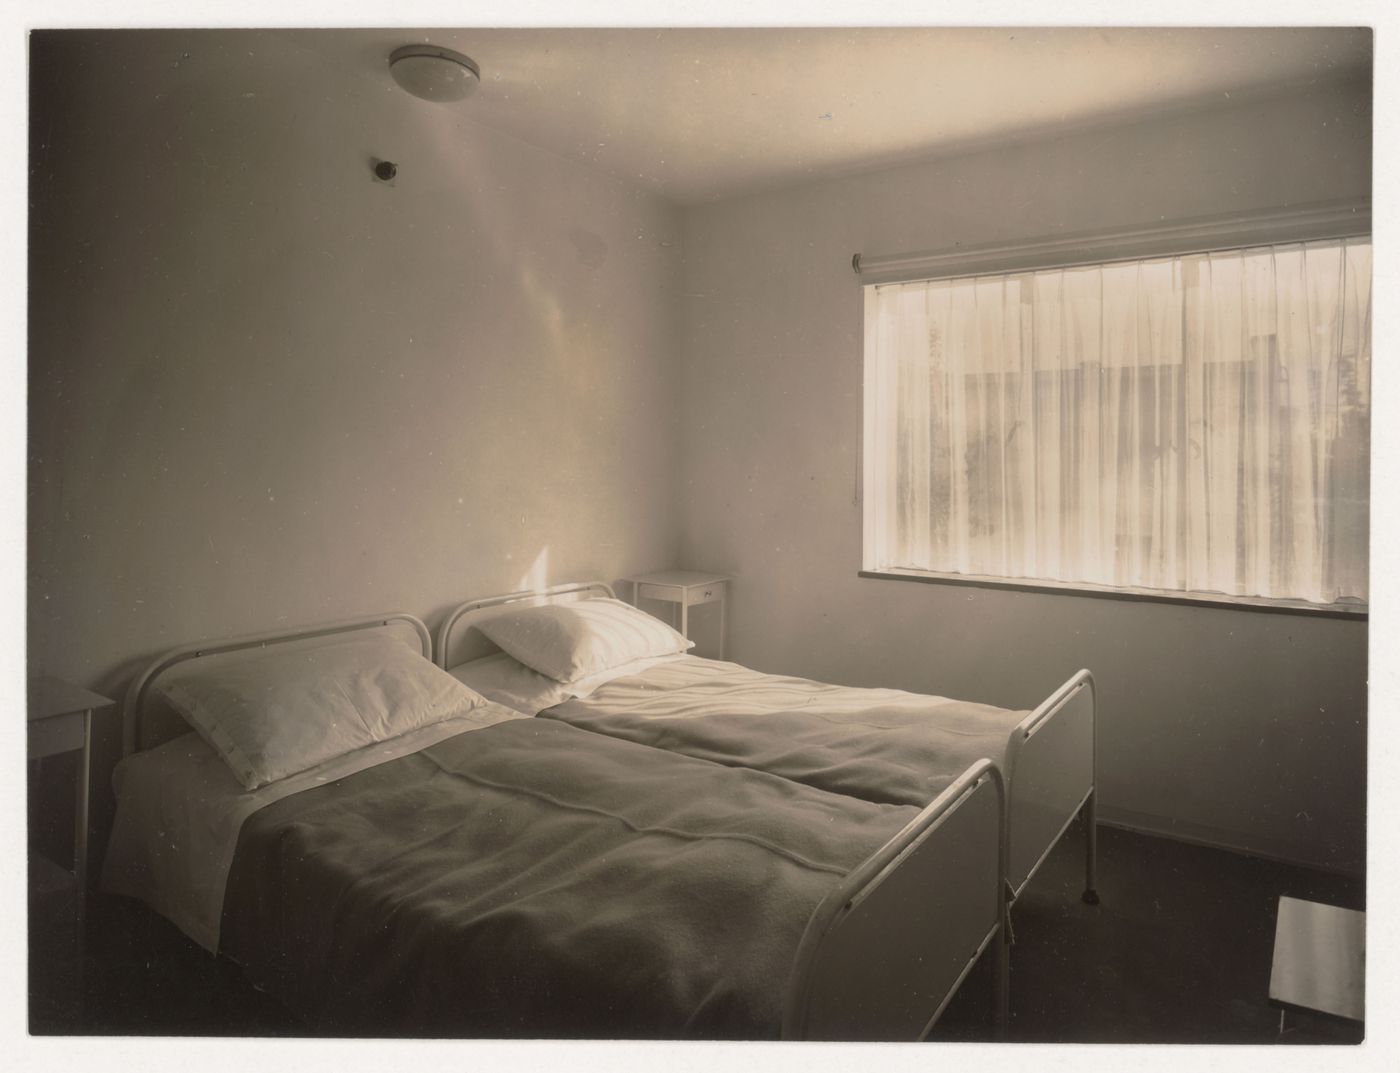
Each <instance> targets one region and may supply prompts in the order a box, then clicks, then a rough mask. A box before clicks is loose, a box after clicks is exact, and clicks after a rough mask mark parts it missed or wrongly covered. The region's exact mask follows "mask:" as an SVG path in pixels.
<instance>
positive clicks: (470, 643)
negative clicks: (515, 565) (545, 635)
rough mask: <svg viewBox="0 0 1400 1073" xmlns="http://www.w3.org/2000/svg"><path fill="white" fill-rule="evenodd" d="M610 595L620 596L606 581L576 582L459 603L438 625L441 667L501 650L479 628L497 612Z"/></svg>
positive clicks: (439, 663) (454, 665)
mask: <svg viewBox="0 0 1400 1073" xmlns="http://www.w3.org/2000/svg"><path fill="white" fill-rule="evenodd" d="M600 596H606V597H609V598H611V599H616V598H617V597H616V594H614V592H613V590H612V586H611V585H609V584H607V583H606V582H602V581H573V582H569V583H568V584H565V585H555V586H554V587H553V588H548V589H540V590H538V591H534V592H530V591H526V592H508V593H506V594H504V595H502V596H483V597H481V598H480V599H476V600H468V601H467V602H466V603H464V604H458V605H457V606H456V607H454V608H453V609H452V610H451V611H450V612H448V615H447V618H445V619H443V622H442V625H441V626H439V627H438V635H437V652H436V653H435V657H434V658H435V659H436V660H437V665H438V666H439V667H443V668H447V667H456V666H458V665H459V664H462V663H466V662H467V661H468V660H473V659H480V658H481V657H482V656H489V655H491V653H493V652H499V651H500V649H499V648H497V647H496V645H495V644H494V643H493V642H492V641H490V640H488V639H487V637H486V635H485V634H484V633H482V632H481V631H480V630H478V629H476V627H477V626H478V625H480V624H481V623H482V622H485V621H486V620H487V619H489V618H494V617H495V616H496V615H501V614H505V613H506V612H508V611H516V610H519V609H520V608H522V607H536V606H538V605H540V604H567V603H573V602H575V601H576V600H588V599H595V598H597V597H600Z"/></svg>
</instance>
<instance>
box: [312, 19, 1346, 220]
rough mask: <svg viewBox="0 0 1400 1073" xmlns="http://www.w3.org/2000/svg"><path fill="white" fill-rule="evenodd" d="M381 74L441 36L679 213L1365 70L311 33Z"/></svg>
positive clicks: (986, 36) (1075, 46)
mask: <svg viewBox="0 0 1400 1073" xmlns="http://www.w3.org/2000/svg"><path fill="white" fill-rule="evenodd" d="M303 33H304V34H305V39H303V40H302V41H301V42H299V43H300V44H302V45H304V46H305V47H308V48H313V49H314V50H315V51H317V52H320V53H322V54H323V55H325V56H327V58H329V59H331V60H333V61H335V62H337V63H349V64H353V65H363V66H364V68H365V69H366V70H371V71H376V72H379V73H378V74H377V75H376V77H382V79H383V82H384V85H385V87H386V91H387V92H402V91H401V90H398V89H397V88H396V87H395V86H394V83H393V82H392V80H391V79H390V78H389V76H388V71H387V64H386V60H387V56H388V53H389V52H390V51H391V50H392V49H393V48H394V47H395V46H397V45H400V44H405V43H408V42H415V41H421V42H431V43H433V44H437V45H444V46H446V47H449V48H454V49H456V50H458V51H460V52H464V53H466V54H467V55H469V56H471V57H472V58H473V59H474V60H476V61H477V63H479V64H480V66H481V79H482V81H481V87H480V89H479V90H478V91H477V92H476V93H475V94H474V95H473V96H471V97H469V98H468V99H467V100H465V101H461V102H457V103H454V104H431V103H427V102H424V104H423V107H425V108H453V109H460V110H461V114H462V115H463V116H464V117H467V118H469V119H470V120H471V121H473V122H477V123H481V124H483V125H485V126H487V127H491V128H494V129H496V130H499V131H502V132H504V133H507V134H509V135H511V136H513V137H516V138H519V139H521V140H523V141H527V142H530V143H532V144H534V145H537V146H540V147H542V148H544V149H547V150H549V151H551V152H554V153H556V154H558V155H560V156H563V157H566V158H569V159H572V160H578V161H582V162H586V163H588V164H591V165H594V166H596V167H599V168H602V169H604V170H606V171H608V172H611V173H613V174H615V175H617V176H620V177H622V178H624V179H627V180H629V181H632V182H636V183H637V184H638V185H639V186H640V187H641V188H643V189H647V190H651V191H653V192H656V193H658V194H661V195H663V196H665V197H668V198H670V199H671V200H673V201H676V202H678V203H680V204H694V203H698V202H702V201H708V200H712V199H717V198H722V197H728V196H732V195H735V194H740V193H745V192H748V191H752V190H757V189H762V188H765V187H772V186H778V185H788V184H793V183H798V182H802V181H804V180H807V179H812V178H817V177H823V176H830V175H833V174H842V173H847V172H853V171H860V170H865V169H869V168H872V167H878V166H886V165H890V164H895V163H899V162H904V161H912V160H918V159H924V158H928V157H932V156H937V155H940V154H945V153H949V152H957V151H961V150H966V149H970V148H975V147H977V146H980V145H986V144H990V143H996V142H1001V141H1006V140H1011V139H1015V138H1020V137H1026V136H1032V135H1037V134H1044V133H1045V132H1056V131H1067V130H1070V129H1075V128H1079V127H1083V126H1087V125H1091V124H1094V123H1100V122H1105V121H1110V120H1113V119H1115V118H1123V117H1126V116H1130V115H1137V114H1142V113H1151V112H1160V111H1166V110H1172V109H1182V108H1190V107H1198V106H1206V105H1209V104H1211V103H1225V102H1227V101H1228V100H1231V99H1236V100H1237V99H1240V98H1242V97H1249V96H1251V95H1259V94H1263V93H1268V92H1275V91H1279V90H1282V89H1287V88H1290V87H1292V88H1298V89H1301V88H1303V87H1305V86H1307V85H1310V84H1318V83H1323V82H1332V81H1338V80H1344V79H1358V78H1369V77H1370V70H1371V56H1372V34H1371V31H1370V30H1368V29H1351V28H1321V29H1319V28H1244V29H1224V28H1204V29H1192V28H1167V29H1148V28H1113V29H1088V28H1068V27H1061V28H1034V29H1017V28H967V27H960V28H919V29H908V28H871V29H849V28H821V29H796V28H786V29H709V28H707V29H460V28H459V29H452V30H422V29H415V30H405V29H394V30H320V31H304V32H303Z"/></svg>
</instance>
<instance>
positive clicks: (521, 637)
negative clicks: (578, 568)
mask: <svg viewBox="0 0 1400 1073" xmlns="http://www.w3.org/2000/svg"><path fill="white" fill-rule="evenodd" d="M477 629H479V630H481V632H482V633H484V634H485V635H486V636H487V637H489V638H491V640H493V641H495V642H496V644H498V645H500V647H501V648H503V649H504V650H505V651H506V652H508V653H510V654H511V655H512V656H514V657H515V658H516V659H518V660H519V661H520V662H521V663H523V664H525V665H526V666H527V667H533V668H534V669H535V670H537V671H539V672H540V673H541V674H547V675H549V677H551V678H553V679H555V680H556V681H560V682H573V681H575V680H577V679H579V678H582V677H584V676H585V675H589V674H596V673H597V672H599V671H605V670H608V669H609V668H610V667H620V666H622V665H623V664H624V663H631V662H632V661H633V660H636V659H642V658H643V657H645V656H668V655H671V654H672V653H673V652H684V651H685V650H686V649H688V648H693V647H694V644H693V643H692V642H690V641H687V640H686V639H685V638H684V637H682V636H681V635H680V634H678V633H677V632H676V631H675V630H673V629H671V627H670V626H668V625H666V623H664V622H662V621H661V620H660V619H656V618H653V617H652V616H651V615H648V614H647V613H646V612H645V611H638V610H637V609H636V608H635V607H633V606H632V605H631V604H624V603H623V602H622V601H621V600H609V599H606V598H603V599H596V600H581V601H579V602H578V603H572V604H544V605H542V606H539V607H526V608H522V609H521V610H519V611H512V612H509V613H507V614H504V615H498V616H497V617H495V618H490V619H487V620H486V621H485V622H483V623H481V624H480V625H479V626H478V627H477Z"/></svg>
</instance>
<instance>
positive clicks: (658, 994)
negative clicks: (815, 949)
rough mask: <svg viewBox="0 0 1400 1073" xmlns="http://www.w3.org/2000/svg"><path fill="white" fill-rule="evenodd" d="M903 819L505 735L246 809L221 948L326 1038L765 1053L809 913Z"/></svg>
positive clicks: (772, 786)
mask: <svg viewBox="0 0 1400 1073" xmlns="http://www.w3.org/2000/svg"><path fill="white" fill-rule="evenodd" d="M915 814H916V811H915V810H914V809H911V808H901V807H892V806H881V805H875V804H871V803H868V802H863V801H858V800H855V799H853V798H847V797H841V796H838V795H834V794H827V793H823V792H821V791H818V790H814V789H812V788H810V787H806V786H802V785H799V784H797V783H793V782H788V781H785V780H783V779H780V778H775V777H772V776H769V775H766V774H763V773H759V772H752V771H744V770H737V769H732V768H727V767H724V766H721V765H716V764H712V763H707V762H702V761H698V760H694V759H691V758H689V757H684V756H679V755H674V754H669V753H665V752H659V751H657V750H652V749H647V748H644V747H642V746H638V745H634V744H631V743H628V742H625V741H620V740H617V739H613V738H609V737H605V736H602V735H598V734H589V733H584V732H582V731H578V730H575V729H573V728H571V727H568V726H565V725H564V724H562V723H559V722H550V721H546V720H521V721H518V722H511V723H505V724H501V725H498V726H493V727H490V728H487V729H484V730H478V731H473V732H471V733H466V734H462V735H460V736H458V737H455V738H451V739H449V740H447V741H445V742H442V743H440V744H437V745H433V746H431V747H429V748H428V749H425V750H424V751H422V752H420V753H417V754H414V755H412V756H409V757H404V758H402V759H400V760H394V761H390V762H388V763H385V764H382V765H380V766H378V767H375V768H371V769H369V770H366V771H362V772H360V773H358V774H356V775H353V776H350V777H348V778H346V779H343V780H341V781H339V782H337V783H334V784H330V785H327V786H323V787H318V788H316V789H314V790H308V791H305V792H303V793H300V794H297V795H294V796H292V797H289V798H286V799H284V800H282V801H279V802H277V803H276V804H273V805H271V806H268V807H267V808H265V809H264V810H262V811H261V812H259V813H256V814H255V815H254V816H252V817H251V818H250V819H249V820H248V821H247V822H246V823H245V824H244V828H243V831H242V834H241V836H240V840H239V846H238V851H237V854H236V857H235V860H234V864H233V868H232V871H231V873H230V877H229V883H228V888H227V893H226V896H225V903H224V917H223V923H222V936H223V940H222V942H223V950H224V952H225V953H227V954H228V955H229V956H230V957H232V958H233V959H234V960H236V961H238V962H240V963H241V964H242V965H244V967H245V968H246V970H247V971H248V973H249V975H250V976H251V977H252V978H253V980H254V982H255V983H257V984H259V985H260V986H262V987H264V988H265V989H267V990H269V991H271V992H272V993H273V994H275V995H277V996H279V997H280V998H281V999H282V1000H283V1001H284V1002H286V1003H287V1004H288V1005H289V1006H290V1007H291V1008H292V1009H294V1010H296V1011H298V1012H300V1013H301V1014H302V1015H303V1016H304V1017H305V1018H306V1019H307V1021H308V1025H309V1027H311V1028H312V1029H313V1030H316V1031H319V1032H324V1033H352V1034H360V1033H370V1034H413V1035H476V1036H488V1037H513V1036H527V1037H535V1036H566V1037H583V1036H588V1037H667V1038H678V1037H712V1038H716V1037H730V1038H771V1037H774V1036H776V1035H777V1032H778V1029H779V1027H780V1021H781V1012H782V1002H783V997H784V991H785V988H786V986H787V981H788V975H789V972H790V970H791V968H792V962H793V956H794V954H795V952H796V948H797V943H798V940H799V938H800V936H801V934H802V930H803V928H804V927H805V925H806V922H807V919H808V917H809V916H810V915H811V912H812V910H813V909H814V908H815V906H816V904H817V903H818V901H820V899H821V898H822V897H823V895H824V894H825V893H826V892H827V891H828V890H829V889H830V888H831V887H832V885H833V884H834V883H835V882H836V880H837V879H838V878H839V877H840V876H841V875H843V874H844V873H846V872H847V871H848V870H849V869H850V868H851V867H853V866H854V865H855V864H857V863H858V862H859V861H861V860H862V859H864V858H865V857H866V856H867V855H869V854H870V853H871V852H873V851H874V850H875V849H876V848H877V847H878V846H880V845H881V844H883V843H884V842H885V841H886V840H887V839H888V838H889V837H891V836H892V835H893V834H894V833H895V832H896V831H898V830H899V829H900V828H901V827H902V826H903V825H904V824H906V823H907V822H908V821H909V820H910V819H911V818H913V816H914V815H915Z"/></svg>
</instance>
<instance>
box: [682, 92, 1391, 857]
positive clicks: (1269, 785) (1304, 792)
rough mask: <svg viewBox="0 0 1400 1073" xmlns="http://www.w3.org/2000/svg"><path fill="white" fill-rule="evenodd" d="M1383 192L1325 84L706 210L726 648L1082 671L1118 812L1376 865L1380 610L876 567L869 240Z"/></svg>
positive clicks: (1029, 228) (694, 333) (698, 379)
mask: <svg viewBox="0 0 1400 1073" xmlns="http://www.w3.org/2000/svg"><path fill="white" fill-rule="evenodd" d="M1369 190H1370V115H1369V90H1368V89H1363V88H1358V87H1331V88H1322V89H1318V90H1316V91H1314V92H1311V93H1308V94H1301V95H1293V96H1289V97H1285V98H1277V99H1273V100H1268V101H1255V102H1252V103H1248V104H1245V105H1242V106H1233V107H1230V108H1228V109H1221V110H1215V111H1208V112H1197V113H1193V114H1182V115H1176V116H1165V117H1159V118H1157V119H1154V120H1151V121H1148V122H1141V123H1136V124H1132V125H1125V126H1120V127H1116V128H1103V129H1096V130H1085V131H1081V132H1079V133H1076V134H1071V135H1068V136H1066V137H1063V138H1060V139H1053V140H1044V141H1039V142H1027V143H1023V144H1019V145H1012V146H1008V147H1005V148H1001V149H995V150H989V151H984V152H978V153H975V154H971V155H967V156H961V157H956V158H950V159H945V160H940V161H935V162H931V163H925V164H920V165H916V166H909V167H901V168H897V169H891V170H887V171H881V172H877V173H872V174H864V175H858V176H852V177H848V178H844V179H839V180H833V181H826V182H821V183H815V184H812V185H809V186H804V187H800V188H796V189H790V190H783V191H779V192H774V193H765V194H762V195H757V196H752V197H748V198H743V199H736V200H732V201H727V202H721V203H717V204H714V205H709V206H703V207H698V208H695V209H693V210H690V211H688V212H687V214H686V217H685V231H684V236H685V239H684V242H685V279H684V285H683V288H682V290H683V294H684V298H683V301H684V305H683V308H682V313H681V325H682V332H681V339H682V343H683V346H684V347H685V350H684V371H683V422H684V424H683V447H682V471H681V472H682V475H683V478H684V479H683V481H682V485H683V488H684V491H685V499H684V501H683V505H682V521H683V540H682V548H683V558H684V561H685V562H686V563H688V564H690V565H694V566H698V567H704V568H707V569H708V568H713V569H723V570H729V571H733V572H734V573H735V574H736V575H738V578H737V580H736V581H735V582H734V584H733V588H732V592H733V600H732V604H731V633H730V636H731V638H732V645H731V653H732V657H733V658H735V659H738V660H740V661H741V662H744V663H747V664H749V665H752V666H755V667H758V668H761V669H764V670H771V671H777V672H787V673H795V674H802V675H808V676H813V677H820V678H826V679H829V680H834V681H839V682H847V683H853V684H883V685H892V686H899V687H904V688H909V689H918V690H929V691H936V692H941V693H946V694H949V695H953V696H960V697H965V698H968V699H975V700H981V701H987V702H991V703H995V704H1001V705H1008V706H1015V707H1029V706H1031V705H1033V704H1035V703H1036V702H1037V701H1038V700H1039V699H1040V698H1042V697H1043V696H1044V695H1045V694H1046V693H1048V692H1049V691H1050V690H1051V689H1052V688H1053V687H1054V686H1055V685H1056V684H1057V683H1058V682H1059V681H1061V680H1063V679H1064V678H1066V677H1067V676H1068V675H1069V674H1070V673H1072V672H1073V671H1074V670H1076V669H1077V668H1079V667H1081V666H1087V667H1089V668H1091V669H1092V670H1093V671H1094V673H1095V675H1096V677H1097V679H1098V683H1099V687H1100V698H1101V713H1102V715H1101V740H1100V759H1101V802H1102V804H1103V806H1104V812H1105V814H1106V815H1107V816H1108V817H1109V818H1117V819H1119V820H1128V821H1131V822H1134V823H1139V824H1144V825H1147V826H1155V827H1159V828H1162V829H1166V830H1171V831H1175V832H1177V833H1179V834H1183V835H1187V836H1190V837H1198V838H1206V839H1210V840H1214V841H1218V842H1221V843H1224V844H1228V845H1232V846H1236V847H1239V848H1244V849H1249V850H1253V851H1255V852H1260V853H1267V854H1273V855H1278V856H1284V857H1289V858H1294V859H1299V860H1304V861H1309V862H1314V863H1317V864H1322V865H1327V866H1331V867H1338V868H1347V869H1352V868H1357V867H1359V866H1360V864H1361V862H1362V861H1363V859H1364V818H1365V746H1366V711H1365V704H1366V635H1367V628H1366V625H1365V623H1364V622H1358V621H1338V620H1317V619H1309V618H1303V617H1298V616H1289V615H1277V614H1268V613H1260V612H1248V611H1237V610H1233V609H1214V608H1209V609H1203V608H1195V607H1184V606H1179V605H1169V604H1160V603H1129V602H1122V601H1114V600H1108V599H1093V598H1088V597H1076V596H1061V595H1047V594H1038V593H1021V592H1012V591H1006V590H992V589H977V588H969V587H961V586H938V585H927V584H918V583H910V582H898V581H882V580H867V579H860V578H857V576H856V572H857V570H858V569H859V567H860V563H861V552H860V537H861V517H860V506H859V503H858V500H857V498H856V489H857V470H858V465H859V453H858V444H859V441H860V413H859V405H860V401H859V387H860V360H861V294H860V287H859V284H858V283H857V281H856V279H855V277H854V276H853V275H852V272H851V268H850V260H851V255H852V254H853V253H856V252H862V253H865V254H867V255H869V254H881V253H898V252H906V251H913V250H923V249H937V248H942V247H948V246H952V245H954V244H955V243H963V244H980V243H986V242H993V241H1000V240H1005V241H1015V240H1018V239H1027V238H1031V237H1039V236H1049V235H1053V234H1055V233H1058V232H1075V231H1082V230H1090V229H1097V228H1113V227H1116V226H1123V227H1129V226H1133V225H1141V224H1148V223H1154V222H1158V221H1161V220H1171V219H1179V218H1187V217H1193V216H1202V215H1209V214H1214V213H1226V212H1231V211H1235V210H1245V209H1250V208H1258V207H1266V206H1278V205H1285V204H1289V203H1296V202H1305V201H1315V200H1325V199H1331V198H1344V197H1351V196H1358V195H1365V194H1368V193H1369Z"/></svg>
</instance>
